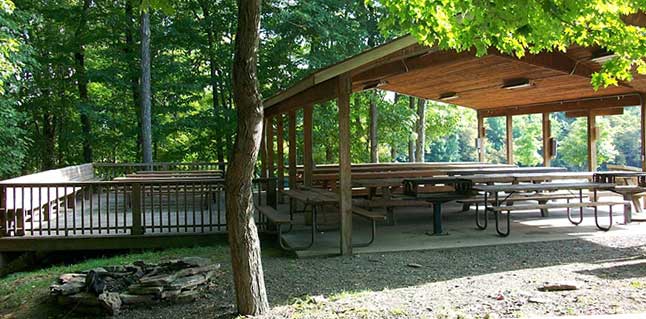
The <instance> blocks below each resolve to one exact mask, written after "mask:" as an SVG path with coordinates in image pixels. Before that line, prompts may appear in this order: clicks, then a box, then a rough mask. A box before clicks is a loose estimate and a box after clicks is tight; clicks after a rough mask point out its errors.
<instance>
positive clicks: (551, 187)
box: [473, 182, 615, 193]
mask: <svg viewBox="0 0 646 319" xmlns="http://www.w3.org/2000/svg"><path fill="white" fill-rule="evenodd" d="M614 187H615V184H608V183H587V182H586V183H544V184H514V185H474V186H473V189H474V190H477V191H482V192H491V193H493V192H530V191H557V190H582V189H592V190H598V189H608V190H611V189H613V188H614Z"/></svg>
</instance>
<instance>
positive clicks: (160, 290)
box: [50, 257, 220, 315]
mask: <svg viewBox="0 0 646 319" xmlns="http://www.w3.org/2000/svg"><path fill="white" fill-rule="evenodd" d="M219 267H220V265H219V264H212V263H210V262H209V260H208V259H206V258H201V257H186V258H183V259H181V260H173V261H169V262H165V263H162V264H146V263H144V262H135V263H134V264H132V265H128V266H111V267H103V268H96V269H92V270H90V271H87V272H83V273H77V274H64V275H61V276H60V277H59V279H58V282H57V283H55V284H53V285H52V286H51V287H50V294H51V295H52V296H53V297H54V298H56V301H57V302H58V303H59V304H61V305H65V306H69V305H73V306H75V309H76V310H77V311H78V312H82V313H92V314H95V313H107V314H110V315H114V314H116V313H118V312H119V310H120V309H121V306H122V305H137V304H150V303H157V302H161V301H168V302H190V301H193V300H195V298H196V297H197V295H198V293H199V290H200V289H201V288H202V287H204V286H205V285H206V284H207V283H208V282H209V280H210V279H211V278H212V277H213V275H214V274H215V271H216V270H217V269H218V268H219Z"/></svg>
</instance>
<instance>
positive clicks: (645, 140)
mask: <svg viewBox="0 0 646 319" xmlns="http://www.w3.org/2000/svg"><path fill="white" fill-rule="evenodd" d="M639 98H640V101H641V140H642V145H641V158H642V170H643V171H644V172H646V94H640V96H639ZM645 204H646V203H645Z"/></svg>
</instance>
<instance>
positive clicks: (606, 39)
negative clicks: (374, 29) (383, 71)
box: [373, 0, 646, 88]
mask: <svg viewBox="0 0 646 319" xmlns="http://www.w3.org/2000/svg"><path fill="white" fill-rule="evenodd" d="M373 1H374V2H376V3H379V4H381V5H383V6H384V7H386V8H387V9H388V11H389V12H390V14H389V15H387V16H386V17H387V18H386V19H384V20H383V24H382V28H384V29H393V28H394V29H399V30H404V31H405V32H409V33H411V34H412V35H413V36H414V37H416V38H417V39H418V40H419V41H420V42H421V43H423V44H426V45H430V46H433V45H437V46H439V47H440V48H444V49H455V50H457V51H465V50H470V49H475V50H476V52H477V54H478V55H480V56H482V55H484V54H486V53H487V51H488V49H489V48H495V49H497V50H499V51H500V52H504V53H508V54H513V55H516V56H518V57H522V56H524V55H525V54H527V53H528V52H529V53H537V52H542V51H554V50H559V51H564V50H566V49H567V48H568V47H570V46H572V45H580V46H585V47H600V48H603V49H607V50H608V51H610V52H614V53H615V55H616V57H615V58H614V59H612V60H611V61H609V62H608V63H606V64H605V65H604V66H603V69H602V70H601V71H600V72H598V73H595V74H594V76H593V77H592V84H593V85H594V86H595V87H596V88H599V87H602V86H603V87H605V86H609V85H617V84H618V81H628V80H631V79H632V73H633V71H634V70H636V71H637V72H639V73H640V74H646V61H644V57H645V56H646V32H645V31H644V30H643V29H642V28H640V27H637V26H632V25H627V24H626V23H624V21H623V20H622V18H623V17H624V16H625V15H628V14H632V13H636V12H637V11H638V10H639V9H644V8H646V1H643V0H628V1H623V0H622V1H610V0H608V1H589V0H571V1H562V0H548V1H541V0H527V1H517V0H493V1H478V0H461V1H448V0H423V1H402V0H373Z"/></svg>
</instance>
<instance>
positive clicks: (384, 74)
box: [352, 50, 476, 91]
mask: <svg viewBox="0 0 646 319" xmlns="http://www.w3.org/2000/svg"><path fill="white" fill-rule="evenodd" d="M475 58H476V57H475V53H474V52H472V51H465V52H461V53H455V52H454V51H437V50H431V51H429V52H427V53H424V54H421V55H417V56H414V57H410V58H406V59H401V60H397V61H393V62H390V63H386V64H382V65H379V66H377V67H375V68H372V69H369V70H366V71H364V72H361V73H359V74H356V75H354V76H353V77H352V83H353V91H361V90H364V89H365V88H366V87H373V86H374V85H375V84H378V83H379V82H380V81H385V80H387V79H388V78H389V77H392V76H396V75H400V74H404V73H408V72H413V71H419V70H422V69H425V68H428V67H439V66H444V65H447V64H451V63H461V62H464V61H466V60H470V59H475Z"/></svg>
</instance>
